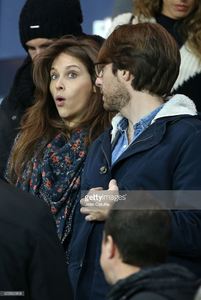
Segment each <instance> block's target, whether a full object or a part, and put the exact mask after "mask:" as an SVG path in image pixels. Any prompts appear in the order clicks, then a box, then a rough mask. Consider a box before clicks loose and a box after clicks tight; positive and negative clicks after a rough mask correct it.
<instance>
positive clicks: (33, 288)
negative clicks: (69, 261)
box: [0, 180, 73, 300]
mask: <svg viewBox="0 0 201 300" xmlns="http://www.w3.org/2000/svg"><path fill="white" fill-rule="evenodd" d="M0 194H1V197H0V266H1V267H0V296H12V297H9V299H21V298H22V299H24V300H57V299H60V300H61V299H63V300H72V299H73V298H72V293H71V288H70V285H69V281H68V277H67V272H66V262H65V258H64V251H63V249H62V248H61V245H60V243H59V240H58V238H57V234H56V228H55V223H54V221H53V219H52V216H51V214H50V212H49V209H48V207H47V206H46V204H45V203H44V201H40V199H37V198H34V197H33V196H31V195H28V194H25V193H22V192H20V191H18V190H17V189H15V188H13V187H11V186H9V185H7V184H6V183H4V182H2V181H1V180H0ZM20 296H21V297H20ZM5 298H7V297H5Z"/></svg>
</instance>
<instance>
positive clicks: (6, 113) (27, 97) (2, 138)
mask: <svg viewBox="0 0 201 300" xmlns="http://www.w3.org/2000/svg"><path fill="white" fill-rule="evenodd" d="M34 89H35V88H34V84H33V79H32V61H31V58H30V57H28V56H27V58H26V59H25V60H24V62H23V64H22V66H21V67H20V68H19V69H18V71H17V73H16V76H15V79H14V82H13V85H12V88H11V90H10V93H9V95H8V96H7V97H6V98H5V99H4V100H3V101H2V103H1V112H0V114H1V116H3V118H1V120H0V149H1V154H0V159H1V161H0V178H3V177H4V170H5V167H6V163H7V160H8V157H9V153H10V150H11V147H12V145H13V142H14V139H15V137H16V135H17V133H18V131H19V127H20V121H21V119H22V116H23V115H24V113H25V111H26V109H27V108H28V107H30V106H31V105H32V104H33V102H34Z"/></svg>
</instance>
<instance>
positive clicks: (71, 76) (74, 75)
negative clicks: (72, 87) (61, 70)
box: [68, 72, 77, 79]
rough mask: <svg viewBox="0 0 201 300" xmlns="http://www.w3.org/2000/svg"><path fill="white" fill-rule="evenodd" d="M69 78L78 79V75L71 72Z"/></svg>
mask: <svg viewBox="0 0 201 300" xmlns="http://www.w3.org/2000/svg"><path fill="white" fill-rule="evenodd" d="M68 78H73V79H74V78H77V73H75V72H69V73H68Z"/></svg>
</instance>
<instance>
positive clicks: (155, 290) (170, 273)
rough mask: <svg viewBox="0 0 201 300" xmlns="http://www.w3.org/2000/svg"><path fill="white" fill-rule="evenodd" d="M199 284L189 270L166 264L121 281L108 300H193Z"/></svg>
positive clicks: (143, 270) (144, 270)
mask: <svg viewBox="0 0 201 300" xmlns="http://www.w3.org/2000/svg"><path fill="white" fill-rule="evenodd" d="M197 288H198V282H197V280H196V277H195V276H194V275H193V274H191V273H190V272H189V271H188V270H187V269H185V268H183V267H180V266H177V265H173V264H166V265H161V266H158V267H151V268H147V269H142V270H141V271H139V272H138V273H135V274H133V275H131V276H129V277H127V278H125V279H122V280H119V281H118V282H117V283H116V284H115V285H114V286H113V287H112V289H111V291H110V293H109V295H108V300H168V299H169V300H193V299H194V295H195V293H196V290H197Z"/></svg>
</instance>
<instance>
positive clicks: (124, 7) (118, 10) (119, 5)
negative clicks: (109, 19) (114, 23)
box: [112, 0, 133, 18]
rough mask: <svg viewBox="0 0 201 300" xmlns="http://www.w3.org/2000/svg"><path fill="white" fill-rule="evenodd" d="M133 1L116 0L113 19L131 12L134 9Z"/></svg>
mask: <svg viewBox="0 0 201 300" xmlns="http://www.w3.org/2000/svg"><path fill="white" fill-rule="evenodd" d="M132 5H133V0H115V1H114V8H113V13H112V16H113V18H114V17H116V16H118V15H119V14H122V13H125V12H130V11H131V9H132Z"/></svg>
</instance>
